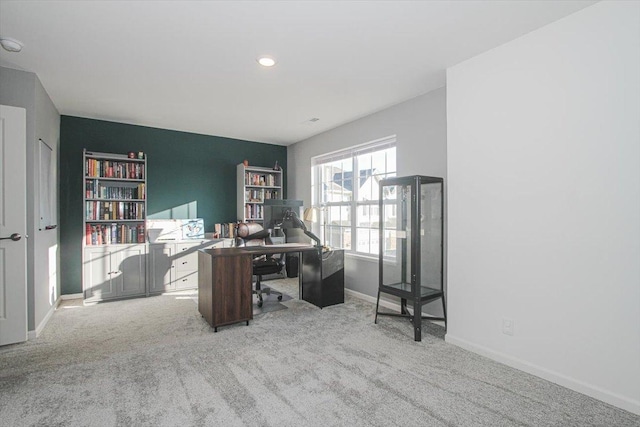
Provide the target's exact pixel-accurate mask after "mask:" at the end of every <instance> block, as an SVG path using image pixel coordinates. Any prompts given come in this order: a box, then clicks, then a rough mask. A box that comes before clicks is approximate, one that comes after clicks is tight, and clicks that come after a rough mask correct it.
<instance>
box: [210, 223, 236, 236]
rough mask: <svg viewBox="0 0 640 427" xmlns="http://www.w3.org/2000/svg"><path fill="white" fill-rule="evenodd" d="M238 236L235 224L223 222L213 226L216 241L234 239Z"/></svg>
mask: <svg viewBox="0 0 640 427" xmlns="http://www.w3.org/2000/svg"><path fill="white" fill-rule="evenodd" d="M235 235H236V223H235V222H223V223H218V224H214V225H213V237H214V238H216V239H221V238H233V237H235Z"/></svg>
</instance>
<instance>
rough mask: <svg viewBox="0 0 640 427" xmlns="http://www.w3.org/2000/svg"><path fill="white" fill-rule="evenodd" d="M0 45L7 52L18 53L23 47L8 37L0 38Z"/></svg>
mask: <svg viewBox="0 0 640 427" xmlns="http://www.w3.org/2000/svg"><path fill="white" fill-rule="evenodd" d="M0 45H2V47H3V48H4V50H6V51H7V52H20V51H21V50H22V46H24V45H23V44H22V42H21V41H18V40H16V39H12V38H9V37H0Z"/></svg>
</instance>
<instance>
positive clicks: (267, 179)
mask: <svg viewBox="0 0 640 427" xmlns="http://www.w3.org/2000/svg"><path fill="white" fill-rule="evenodd" d="M244 185H255V186H267V187H276V186H278V185H279V184H278V182H277V179H276V174H275V173H264V172H245V174H244Z"/></svg>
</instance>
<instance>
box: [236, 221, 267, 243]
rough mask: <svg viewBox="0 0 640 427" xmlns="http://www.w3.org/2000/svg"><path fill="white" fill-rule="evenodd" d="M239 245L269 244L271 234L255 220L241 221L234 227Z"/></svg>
mask: <svg viewBox="0 0 640 427" xmlns="http://www.w3.org/2000/svg"><path fill="white" fill-rule="evenodd" d="M236 235H237V236H238V242H237V243H238V244H239V246H262V245H270V244H271V234H270V233H269V230H265V229H264V228H262V226H261V225H260V224H258V223H255V222H241V223H240V224H238V226H237V228H236Z"/></svg>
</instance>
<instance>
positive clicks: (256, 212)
mask: <svg viewBox="0 0 640 427" xmlns="http://www.w3.org/2000/svg"><path fill="white" fill-rule="evenodd" d="M237 189H238V195H237V217H238V221H242V222H258V223H262V222H263V221H264V201H265V200H267V199H282V171H281V170H274V169H272V168H263V167H258V166H245V165H244V164H242V163H240V164H239V165H238V166H237Z"/></svg>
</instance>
